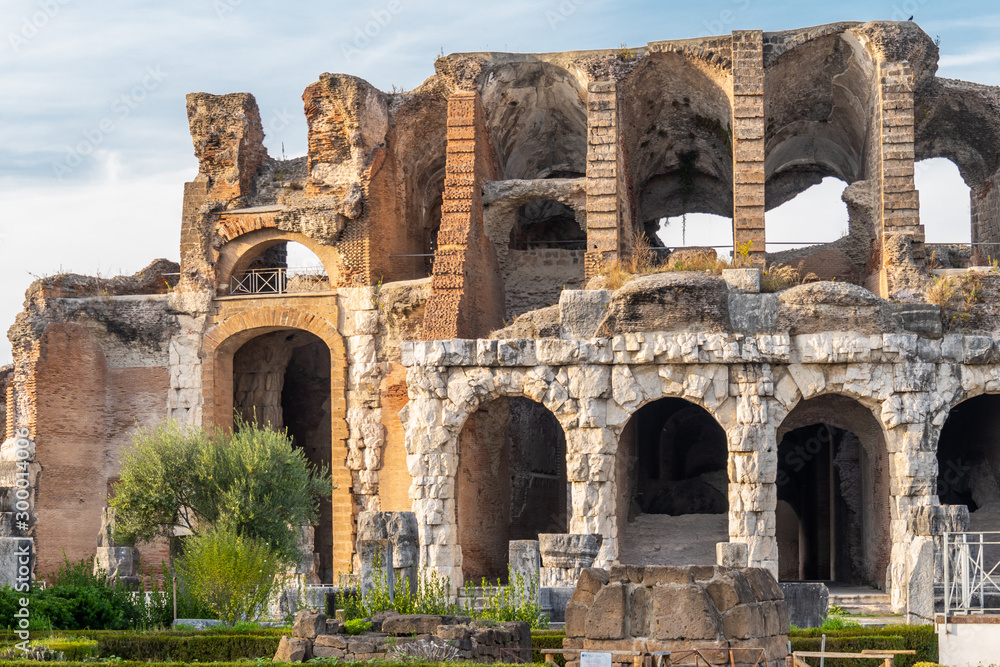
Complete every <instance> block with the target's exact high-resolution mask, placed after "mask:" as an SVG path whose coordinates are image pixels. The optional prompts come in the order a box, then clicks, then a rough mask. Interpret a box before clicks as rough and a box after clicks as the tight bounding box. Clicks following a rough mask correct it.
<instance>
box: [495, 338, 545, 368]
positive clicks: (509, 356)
mask: <svg viewBox="0 0 1000 667" xmlns="http://www.w3.org/2000/svg"><path fill="white" fill-rule="evenodd" d="M535 362H536V359H535V341H534V340H532V339H530V338H518V339H513V340H500V341H497V363H498V364H500V365H501V366H534V365H535Z"/></svg>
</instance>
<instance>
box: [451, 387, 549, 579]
mask: <svg viewBox="0 0 1000 667" xmlns="http://www.w3.org/2000/svg"><path fill="white" fill-rule="evenodd" d="M455 497H456V498H457V502H456V505H457V519H458V544H459V545H460V546H461V547H462V572H463V575H464V577H465V579H466V580H467V581H468V580H472V581H479V580H480V579H481V578H482V577H486V578H487V579H488V580H491V581H495V580H496V579H498V578H499V579H504V580H505V579H506V578H507V562H508V549H509V542H510V540H536V539H538V535H539V533H565V532H567V527H568V508H567V503H568V494H567V482H566V437H565V434H564V433H563V429H562V425H560V424H559V421H558V420H557V419H556V418H555V415H553V414H552V413H551V412H550V411H549V410H548V409H547V408H545V406H543V405H541V404H540V403H536V402H534V401H532V400H529V399H527V398H522V397H512V398H507V397H500V398H496V399H494V400H492V401H489V402H487V403H485V404H483V405H481V406H480V407H479V409H478V410H477V411H476V412H474V413H473V414H472V415H470V416H469V419H468V421H466V423H465V426H464V427H463V428H462V432H461V434H460V436H459V443H458V474H457V478H456V483H455Z"/></svg>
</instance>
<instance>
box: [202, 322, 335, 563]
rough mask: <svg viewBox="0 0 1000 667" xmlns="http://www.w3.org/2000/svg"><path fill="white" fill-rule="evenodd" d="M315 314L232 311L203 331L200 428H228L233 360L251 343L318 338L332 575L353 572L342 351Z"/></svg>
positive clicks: (331, 327) (326, 324) (329, 324)
mask: <svg viewBox="0 0 1000 667" xmlns="http://www.w3.org/2000/svg"><path fill="white" fill-rule="evenodd" d="M335 317H336V312H335V311H334V314H333V321H331V320H330V319H327V317H326V316H324V315H320V314H318V313H313V312H308V311H304V310H300V309H295V308H289V307H286V306H257V307H248V308H246V309H242V310H238V311H236V312H233V313H232V314H230V315H229V316H227V317H225V318H224V319H222V320H221V321H219V322H217V323H215V324H214V325H212V326H211V327H209V329H208V330H207V331H206V332H205V335H204V337H203V340H202V350H201V358H202V395H203V410H202V414H203V423H204V424H205V425H206V426H218V427H222V428H232V425H233V395H234V393H233V359H234V356H235V355H236V353H237V351H238V350H239V349H240V348H241V347H242V346H243V345H244V344H246V343H248V342H249V341H251V340H252V339H254V338H257V337H259V336H262V335H265V334H271V333H275V332H281V331H289V330H300V331H306V332H309V333H311V334H313V335H314V336H316V337H318V338H319V339H320V340H321V341H322V342H323V343H324V344H325V345H326V347H327V349H328V350H329V360H330V369H329V376H330V446H331V452H330V461H331V466H330V467H331V471H330V472H331V476H332V478H333V483H334V485H335V486H336V489H335V490H334V491H333V495H332V497H331V513H332V535H331V539H332V541H333V553H332V557H331V561H330V567H331V568H332V572H333V573H334V574H340V573H347V572H350V571H351V569H352V557H353V553H354V534H355V526H354V501H353V495H352V492H351V486H352V483H353V480H352V476H351V473H350V471H349V470H348V469H347V465H346V461H347V452H348V448H347V437H348V427H347V403H346V399H345V389H346V384H347V352H346V348H345V346H344V341H343V338H342V337H341V336H340V334H339V333H338V332H337V329H336V326H335V324H334V322H335V321H336V319H335Z"/></svg>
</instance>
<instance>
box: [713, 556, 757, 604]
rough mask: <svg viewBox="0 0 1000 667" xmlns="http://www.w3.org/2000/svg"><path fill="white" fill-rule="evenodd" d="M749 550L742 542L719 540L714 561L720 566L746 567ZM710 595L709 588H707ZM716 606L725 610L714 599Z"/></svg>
mask: <svg viewBox="0 0 1000 667" xmlns="http://www.w3.org/2000/svg"><path fill="white" fill-rule="evenodd" d="M748 559H749V551H748V550H747V545H746V544H744V543H743V542H719V543H718V544H716V545H715V562H716V563H718V564H719V565H721V566H722V567H734V568H739V567H747V565H748ZM709 594H710V595H711V590H709ZM713 599H714V596H713ZM716 606H717V607H719V610H720V611H725V609H723V608H722V606H721V605H719V604H718V600H716Z"/></svg>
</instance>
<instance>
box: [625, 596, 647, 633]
mask: <svg viewBox="0 0 1000 667" xmlns="http://www.w3.org/2000/svg"><path fill="white" fill-rule="evenodd" d="M630 589H631V590H630V591H629V592H628V593H627V595H628V604H627V607H628V619H627V623H626V627H627V628H628V630H629V634H631V636H633V637H648V636H649V634H650V632H651V630H652V621H653V616H652V613H651V611H652V606H653V593H652V589H651V588H649V587H647V586H631V587H630Z"/></svg>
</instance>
